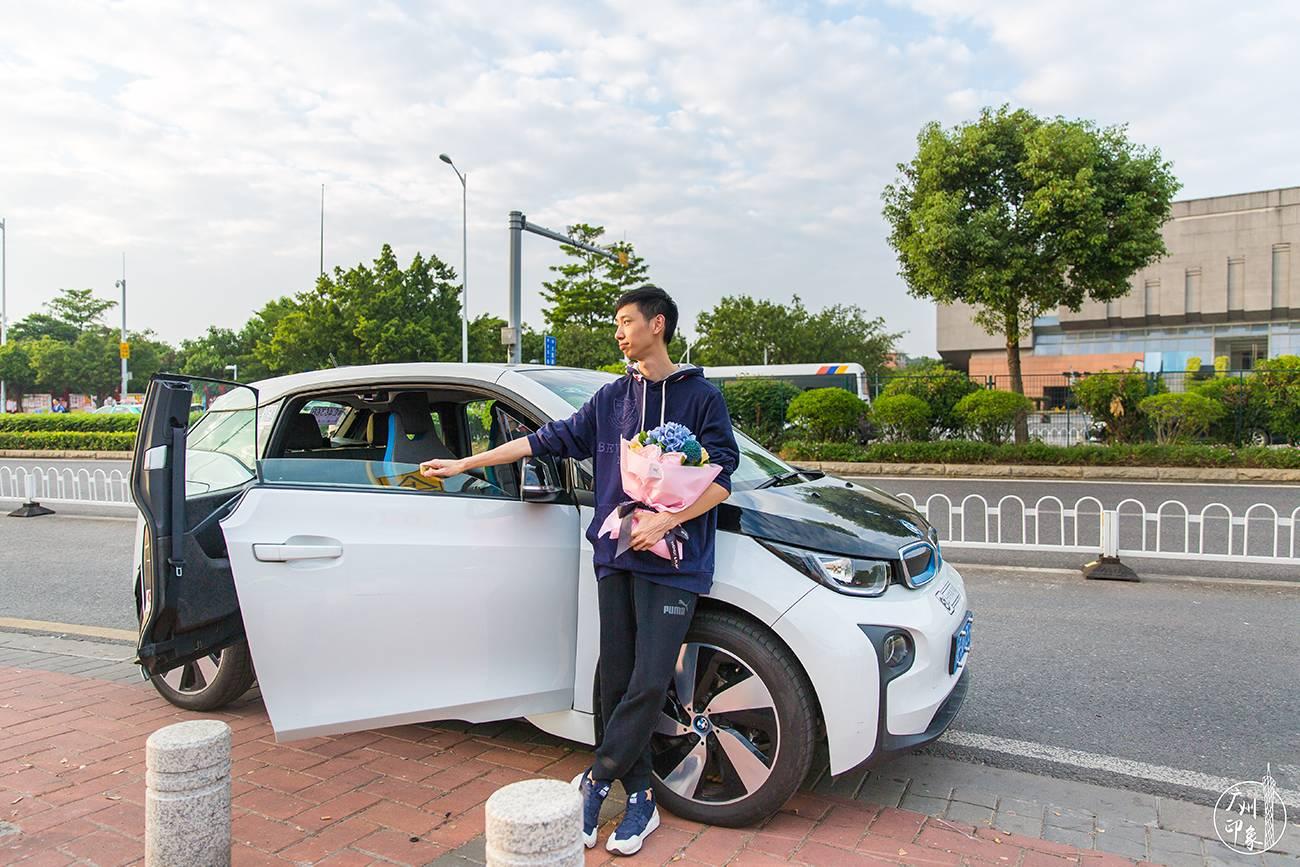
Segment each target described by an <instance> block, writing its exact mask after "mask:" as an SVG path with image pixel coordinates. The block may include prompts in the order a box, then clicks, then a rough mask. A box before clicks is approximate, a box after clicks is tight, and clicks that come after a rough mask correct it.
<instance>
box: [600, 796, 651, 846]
mask: <svg viewBox="0 0 1300 867" xmlns="http://www.w3.org/2000/svg"><path fill="white" fill-rule="evenodd" d="M658 827H659V808H658V807H656V806H655V799H654V794H653V793H652V792H651V791H650V790H649V789H646V790H645V791H644V792H633V793H632V794H631V795H629V796H628V799H627V812H626V813H624V814H623V821H622V822H619V823H618V828H616V829H615V830H614V833H613V834H611V835H610V836H609V841H608V842H606V843H605V848H606V849H608V850H609V851H610V852H614V853H616V854H618V855H635V854H636V853H637V852H638V851H640V849H641V844H642V843H643V842H644V841H645V838H646V837H649V836H650V832H651V831H653V830H654V829H655V828H658Z"/></svg>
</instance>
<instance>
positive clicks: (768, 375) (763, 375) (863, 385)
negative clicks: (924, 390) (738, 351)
mask: <svg viewBox="0 0 1300 867" xmlns="http://www.w3.org/2000/svg"><path fill="white" fill-rule="evenodd" d="M704 378H705V379H707V380H709V381H710V382H712V383H713V384H714V385H718V386H721V385H722V383H724V382H735V381H736V380H738V379H777V380H780V381H782V382H788V383H791V384H792V385H795V386H798V387H799V388H802V389H804V390H805V391H806V390H807V389H810V388H842V389H844V390H845V391H848V392H851V393H852V394H856V395H857V396H858V397H860V398H862V399H863V400H865V401H870V400H871V398H870V396H869V394H868V390H867V374H866V371H865V370H863V369H862V365H861V364H740V365H731V366H726V365H724V366H719V367H708V366H707V365H706V366H705V368H704Z"/></svg>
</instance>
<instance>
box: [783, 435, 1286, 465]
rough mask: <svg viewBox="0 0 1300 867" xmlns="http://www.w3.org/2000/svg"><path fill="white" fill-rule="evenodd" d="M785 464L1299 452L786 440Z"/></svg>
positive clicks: (1092, 460)
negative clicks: (786, 461) (861, 444)
mask: <svg viewBox="0 0 1300 867" xmlns="http://www.w3.org/2000/svg"><path fill="white" fill-rule="evenodd" d="M781 456H782V457H783V458H785V459H786V460H790V461H801V460H803V461H862V462H867V463H915V464H1027V465H1036V466H1119V467H1124V466H1127V467H1262V468H1270V469H1300V449H1288V448H1259V447H1253V446H1251V447H1244V448H1234V447H1232V446H1216V445H1154V444H1149V443H1144V444H1139V445H1108V446H1102V445H1076V446H1052V445H1047V444H1046V443H1026V444H1024V445H1015V444H1014V443H1006V444H1003V445H996V446H995V445H993V444H991V443H982V442H974V441H971V440H940V441H938V442H929V443H873V444H872V445H869V446H855V445H853V444H851V443H835V442H830V443H822V442H809V441H807V440H791V441H790V442H788V443H786V445H785V448H783V449H782V450H781Z"/></svg>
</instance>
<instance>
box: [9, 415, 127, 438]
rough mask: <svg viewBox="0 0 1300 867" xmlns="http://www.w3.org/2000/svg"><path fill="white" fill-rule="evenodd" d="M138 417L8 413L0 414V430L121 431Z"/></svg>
mask: <svg viewBox="0 0 1300 867" xmlns="http://www.w3.org/2000/svg"><path fill="white" fill-rule="evenodd" d="M139 423H140V416H138V415H133V414H127V413H114V414H109V413H104V414H96V413H93V412H69V413H62V412H44V413H39V414H33V413H18V412H9V413H4V414H3V415H0V433H8V432H10V431H38V430H45V431H100V432H109V431H124V432H128V433H130V432H134V431H135V429H136V426H137V425H139Z"/></svg>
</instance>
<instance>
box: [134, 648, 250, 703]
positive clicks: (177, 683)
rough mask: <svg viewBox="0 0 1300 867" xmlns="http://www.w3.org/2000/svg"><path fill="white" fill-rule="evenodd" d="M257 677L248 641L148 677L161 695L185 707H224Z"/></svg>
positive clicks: (244, 691)
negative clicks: (254, 672)
mask: <svg viewBox="0 0 1300 867" xmlns="http://www.w3.org/2000/svg"><path fill="white" fill-rule="evenodd" d="M254 679H255V676H254V674H253V658H252V656H251V655H250V654H249V652H248V642H246V641H240V642H238V643H237V644H232V645H230V646H229V647H227V648H225V649H224V650H218V651H217V652H216V653H210V654H208V655H207V656H204V657H200V658H199V659H196V660H195V661H193V662H187V663H185V664H184V665H181V666H178V667H176V668H173V669H172V670H171V671H167V672H163V673H162V674H157V675H154V676H153V677H151V678H149V680H150V682H152V683H153V686H154V689H156V690H158V693H159V695H161V696H162V697H163V698H165V699H167V700H168V701H169V702H171V703H172V704H174V705H176V706H177V707H183V708H185V709H186V710H216V709H217V708H220V707H225V706H226V705H228V704H230V703H231V702H232V701H234V700H235V699H237V698H239V697H240V696H241V695H243V694H244V693H246V692H248V688H249V687H250V686H252V685H253V680H254Z"/></svg>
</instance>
